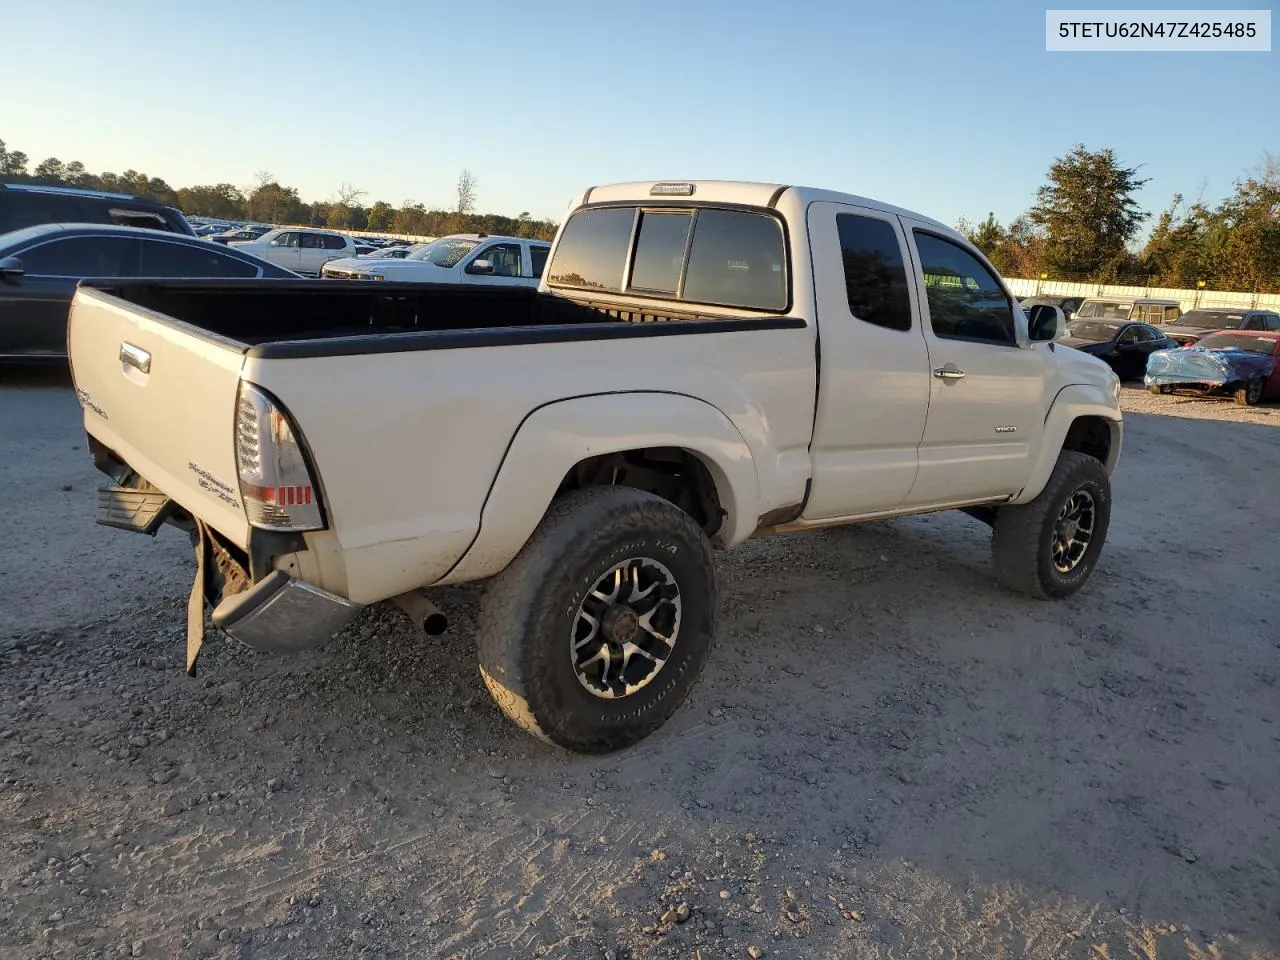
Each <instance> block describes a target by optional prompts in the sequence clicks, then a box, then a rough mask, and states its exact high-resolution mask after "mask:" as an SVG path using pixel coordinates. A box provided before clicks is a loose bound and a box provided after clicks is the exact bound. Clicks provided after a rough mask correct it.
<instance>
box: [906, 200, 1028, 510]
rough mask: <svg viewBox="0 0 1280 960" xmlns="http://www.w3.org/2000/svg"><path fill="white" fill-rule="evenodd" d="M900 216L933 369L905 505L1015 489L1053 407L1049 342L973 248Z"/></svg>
mask: <svg viewBox="0 0 1280 960" xmlns="http://www.w3.org/2000/svg"><path fill="white" fill-rule="evenodd" d="M901 220H902V222H903V226H904V227H905V228H906V230H908V231H909V233H910V235H911V248H912V253H913V259H914V261H915V263H914V271H913V272H914V274H915V276H914V280H915V284H916V288H917V290H918V293H919V297H920V300H921V303H922V304H923V306H924V321H925V322H924V337H925V343H926V344H928V349H929V368H930V373H931V376H930V377H929V380H928V382H929V384H930V387H931V390H930V398H929V418H928V423H927V424H926V426H925V431H924V439H923V440H922V441H921V444H920V474H919V476H918V477H917V479H916V482H915V485H914V486H913V487H912V488H911V493H910V494H909V496H908V498H907V502H908V505H909V506H940V505H943V504H951V503H963V502H966V501H973V500H977V499H983V498H992V499H995V498H999V497H1002V496H1008V495H1011V494H1014V493H1017V492H1018V490H1020V489H1021V488H1022V486H1023V484H1024V483H1025V482H1026V478H1027V472H1028V470H1029V468H1030V464H1029V458H1030V455H1031V452H1032V450H1033V448H1034V445H1035V441H1036V440H1037V439H1038V438H1039V435H1040V432H1041V429H1042V428H1043V425H1044V418H1045V413H1046V411H1047V409H1048V399H1049V398H1046V396H1045V391H1046V385H1047V382H1048V378H1047V372H1048V369H1049V361H1050V359H1051V358H1050V351H1051V350H1052V349H1053V348H1052V346H1051V345H1050V344H1047V343H1035V344H1029V343H1026V337H1025V332H1024V335H1023V336H1021V337H1020V336H1019V332H1018V327H1019V324H1025V322H1026V321H1025V319H1024V318H1023V316H1022V310H1021V308H1020V307H1015V305H1014V300H1013V298H1012V297H1011V296H1010V295H1009V292H1008V290H1006V289H1005V287H1004V285H1003V284H1002V283H1001V282H1000V280H999V278H998V277H997V276H996V274H995V273H994V272H993V271H992V270H991V269H990V268H989V267H988V266H987V265H986V264H984V263H983V262H982V261H981V260H980V259H979V258H978V257H977V256H975V255H974V253H973V252H972V251H971V250H969V249H968V248H967V247H965V246H963V245H962V244H960V243H958V242H956V240H955V239H954V238H952V237H948V236H945V235H943V233H941V232H940V231H938V228H937V227H936V226H934V225H931V224H928V223H925V222H920V221H915V220H910V219H908V218H907V217H902V218H901ZM1020 339H1021V340H1022V341H1023V344H1022V345H1019V340H1020Z"/></svg>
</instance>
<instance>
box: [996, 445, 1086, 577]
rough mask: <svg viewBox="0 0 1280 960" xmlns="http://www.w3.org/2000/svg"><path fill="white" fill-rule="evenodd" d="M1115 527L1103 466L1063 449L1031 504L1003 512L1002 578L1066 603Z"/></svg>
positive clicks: (999, 531)
mask: <svg viewBox="0 0 1280 960" xmlns="http://www.w3.org/2000/svg"><path fill="white" fill-rule="evenodd" d="M1110 522H1111V483H1110V481H1109V480H1108V478H1107V472H1106V470H1104V469H1103V466H1102V464H1101V463H1099V462H1098V461H1097V460H1096V459H1094V458H1093V457H1091V456H1089V455H1088V454H1085V453H1079V452H1077V451H1074V450H1063V451H1062V453H1060V454H1059V455H1058V463H1057V465H1056V466H1054V468H1053V474H1052V475H1051V476H1050V477H1049V482H1048V483H1047V484H1046V485H1045V488H1044V490H1042V491H1041V493H1040V496H1038V497H1036V498H1035V499H1034V500H1032V501H1031V502H1030V503H1025V504H1019V505H1017V506H1010V507H1000V508H999V510H997V511H996V522H995V524H994V525H993V529H992V538H991V553H992V558H993V559H994V561H995V567H996V576H997V577H998V578H999V580H1000V582H1001V583H1002V584H1004V585H1005V586H1006V587H1008V588H1009V589H1010V590H1016V591H1018V592H1019V593H1025V594H1028V595H1030V596H1033V597H1039V598H1041V599H1044V600H1060V599H1062V598H1063V597H1069V596H1070V595H1071V594H1073V593H1075V592H1076V591H1077V590H1079V589H1080V588H1081V587H1082V586H1083V585H1084V582H1085V581H1086V580H1088V579H1089V574H1090V573H1092V572H1093V567H1094V565H1095V564H1096V563H1097V562H1098V555H1099V554H1100V553H1101V552H1102V545H1103V543H1104V542H1105V541H1106V538H1107V527H1108V526H1109V524H1110Z"/></svg>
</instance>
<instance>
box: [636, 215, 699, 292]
mask: <svg viewBox="0 0 1280 960" xmlns="http://www.w3.org/2000/svg"><path fill="white" fill-rule="evenodd" d="M692 223H693V214H692V213H691V212H664V213H659V212H645V213H642V214H641V215H640V232H639V234H637V236H636V252H635V259H634V261H633V263H632V266H631V289H632V290H641V291H653V292H655V293H664V294H667V295H669V296H674V295H675V293H676V291H677V290H679V289H680V273H681V271H682V270H683V268H684V252H685V249H686V248H687V247H688V245H689V227H690V226H691V225H692Z"/></svg>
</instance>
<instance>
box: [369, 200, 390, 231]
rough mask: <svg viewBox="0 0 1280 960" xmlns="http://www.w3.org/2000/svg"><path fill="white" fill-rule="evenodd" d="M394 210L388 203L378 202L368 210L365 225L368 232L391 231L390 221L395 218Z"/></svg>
mask: <svg viewBox="0 0 1280 960" xmlns="http://www.w3.org/2000/svg"><path fill="white" fill-rule="evenodd" d="M395 215H396V211H395V208H394V207H392V206H391V204H389V203H384V202H383V201H381V200H379V201H378V202H377V203H375V204H374V205H373V206H371V207H370V208H369V213H368V216H367V223H366V225H367V226H368V228H369V229H370V230H386V231H389V230H391V221H392V219H393V218H394V217H395Z"/></svg>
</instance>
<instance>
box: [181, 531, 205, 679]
mask: <svg viewBox="0 0 1280 960" xmlns="http://www.w3.org/2000/svg"><path fill="white" fill-rule="evenodd" d="M195 524H196V529H195V533H193V534H192V539H193V540H194V541H195V548H196V580H195V583H193V584H192V585H191V596H189V597H188V598H187V676H189V677H194V676H195V675H196V660H197V659H199V657H200V648H201V647H203V646H204V598H205V571H206V570H207V569H208V565H209V552H210V543H211V537H210V534H209V530H208V528H207V527H206V526H205V524H204V521H202V520H196V521H195Z"/></svg>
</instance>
